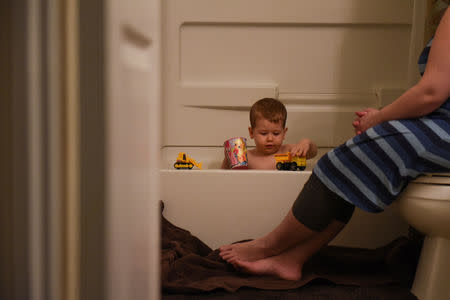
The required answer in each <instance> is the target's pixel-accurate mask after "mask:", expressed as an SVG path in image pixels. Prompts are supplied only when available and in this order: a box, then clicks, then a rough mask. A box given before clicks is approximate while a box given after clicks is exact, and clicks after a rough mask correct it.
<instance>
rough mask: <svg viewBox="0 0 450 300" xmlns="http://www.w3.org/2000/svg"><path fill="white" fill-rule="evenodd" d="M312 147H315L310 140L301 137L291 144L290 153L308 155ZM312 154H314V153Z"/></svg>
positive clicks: (301, 155) (300, 155)
mask: <svg viewBox="0 0 450 300" xmlns="http://www.w3.org/2000/svg"><path fill="white" fill-rule="evenodd" d="M312 148H314V149H315V145H314V143H313V142H312V141H311V140H309V139H302V140H300V141H299V142H298V143H297V144H295V145H293V146H292V149H291V154H292V155H293V156H299V157H303V156H306V157H308V154H312V153H310V152H311V150H312ZM309 156H311V155H309ZM312 156H315V154H314V155H312Z"/></svg>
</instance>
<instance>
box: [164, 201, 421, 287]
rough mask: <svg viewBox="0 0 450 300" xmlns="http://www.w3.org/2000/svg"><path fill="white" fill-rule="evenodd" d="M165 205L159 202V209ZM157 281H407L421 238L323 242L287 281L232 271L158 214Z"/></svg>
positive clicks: (253, 283) (173, 284) (202, 284)
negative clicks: (351, 244)
mask: <svg viewBox="0 0 450 300" xmlns="http://www.w3.org/2000/svg"><path fill="white" fill-rule="evenodd" d="M163 209H164V205H163V204H162V203H161V213H162V211H163ZM161 222H162V223H161V234H162V235H161V244H162V252H161V282H162V289H163V291H165V292H176V293H184V292H199V291H212V290H215V289H225V290H227V291H230V292H234V291H236V290H237V289H239V288H240V287H244V286H246V287H253V288H258V289H265V290H285V289H294V288H298V287H300V286H303V285H305V284H306V283H308V282H310V281H312V280H314V279H318V278H321V279H325V280H328V281H330V282H333V283H335V284H344V285H357V286H373V285H384V284H391V283H397V284H402V285H405V286H408V285H409V284H410V283H411V282H412V279H413V278H414V272H415V268H416V264H417V260H418V257H419V253H420V243H417V242H413V241H411V240H410V239H408V238H406V237H402V238H399V239H396V240H394V241H393V242H391V243H389V244H388V245H386V246H385V247H382V248H378V249H360V248H348V247H336V246H327V247H325V248H324V249H323V250H321V251H320V252H319V253H317V254H316V255H315V256H313V257H312V258H311V259H310V260H309V261H308V262H307V263H306V264H305V266H304V268H303V277H302V279H301V280H298V281H288V280H282V279H278V278H276V277H272V276H255V275H249V274H242V273H239V272H237V271H236V270H235V269H234V268H233V267H232V266H231V265H230V264H228V263H227V262H225V261H224V260H222V259H221V257H220V256H219V252H218V250H214V251H213V250H212V249H211V248H210V247H208V246H207V245H206V244H205V243H203V242H202V241H201V240H199V239H198V238H197V237H195V236H193V235H191V233H190V232H189V231H187V230H184V229H182V228H179V227H177V226H175V225H173V224H172V223H170V222H169V221H168V220H167V219H165V218H164V216H162V215H161Z"/></svg>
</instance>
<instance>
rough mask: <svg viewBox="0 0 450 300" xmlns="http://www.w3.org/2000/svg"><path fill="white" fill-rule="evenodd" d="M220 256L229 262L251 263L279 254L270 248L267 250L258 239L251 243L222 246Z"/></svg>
mask: <svg viewBox="0 0 450 300" xmlns="http://www.w3.org/2000/svg"><path fill="white" fill-rule="evenodd" d="M219 254H220V256H221V257H222V259H224V260H226V261H228V262H230V261H231V260H237V259H239V260H242V261H250V262H251V261H256V260H259V259H263V258H266V257H269V256H272V255H275V254H277V253H275V252H274V251H273V250H271V249H270V248H267V247H266V246H265V244H264V241H263V240H261V239H257V240H253V241H249V242H244V243H236V244H231V245H225V246H222V247H220V248H219Z"/></svg>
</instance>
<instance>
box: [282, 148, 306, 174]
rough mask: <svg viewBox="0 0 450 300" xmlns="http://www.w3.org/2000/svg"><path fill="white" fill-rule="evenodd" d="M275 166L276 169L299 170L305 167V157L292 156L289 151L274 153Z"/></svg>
mask: <svg viewBox="0 0 450 300" xmlns="http://www.w3.org/2000/svg"><path fill="white" fill-rule="evenodd" d="M274 156H275V161H276V162H277V164H276V167H277V169H278V170H291V171H295V170H301V171H303V170H304V169H306V157H298V156H292V155H291V152H288V153H283V154H275V155H274Z"/></svg>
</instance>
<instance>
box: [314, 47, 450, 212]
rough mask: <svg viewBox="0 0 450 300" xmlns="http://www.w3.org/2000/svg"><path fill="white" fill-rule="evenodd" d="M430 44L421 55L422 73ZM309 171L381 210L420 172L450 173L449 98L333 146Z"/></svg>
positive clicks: (345, 195)
mask: <svg viewBox="0 0 450 300" xmlns="http://www.w3.org/2000/svg"><path fill="white" fill-rule="evenodd" d="M431 42H432V41H430V43H428V45H427V46H426V47H425V49H424V50H423V52H422V54H421V56H420V58H419V71H420V73H421V74H422V75H423V72H424V71H425V68H426V64H427V60H428V53H429V51H430V47H431ZM313 172H314V173H315V174H316V175H317V176H318V177H319V178H320V180H321V181H322V182H323V183H324V184H325V185H326V186H327V187H328V188H329V189H331V190H332V191H334V192H335V193H337V194H338V195H339V196H341V197H342V198H343V199H345V200H346V201H348V202H350V203H353V204H354V205H356V206H357V207H359V208H361V209H363V210H366V211H369V212H381V211H383V210H384V209H385V208H386V207H387V206H388V205H389V204H391V203H392V202H393V201H394V200H395V199H396V198H397V196H398V195H399V194H400V193H401V192H402V191H403V189H404V188H405V187H406V186H407V185H408V183H409V182H410V181H411V180H413V179H415V178H417V177H418V176H420V175H422V174H424V173H440V172H450V98H449V99H447V101H446V102H444V104H442V105H441V106H440V107H439V108H438V109H436V110H435V111H433V112H431V113H430V114H428V115H425V116H423V117H421V118H417V119H402V120H393V121H388V122H384V123H381V124H378V125H376V126H374V127H372V128H370V129H368V130H366V131H365V132H363V133H361V134H359V135H357V136H355V137H354V138H352V139H350V140H348V141H347V142H345V143H344V144H342V145H340V146H339V147H337V148H335V149H333V150H331V151H330V152H328V153H327V154H325V155H324V156H323V157H322V158H320V159H319V161H318V163H317V165H316V166H315V167H314V169H313Z"/></svg>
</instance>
